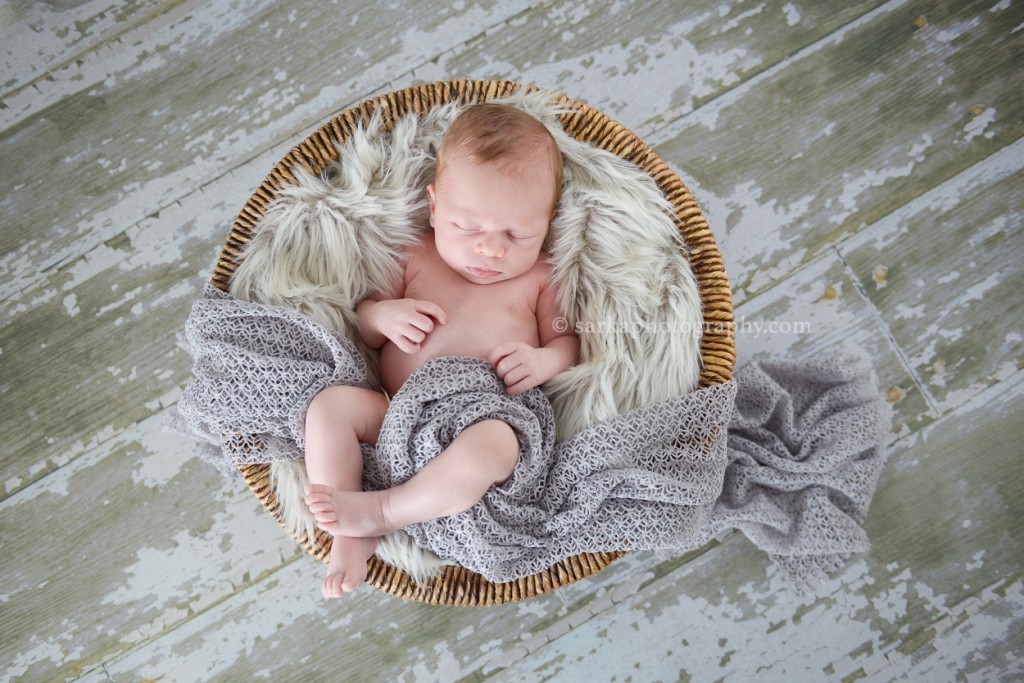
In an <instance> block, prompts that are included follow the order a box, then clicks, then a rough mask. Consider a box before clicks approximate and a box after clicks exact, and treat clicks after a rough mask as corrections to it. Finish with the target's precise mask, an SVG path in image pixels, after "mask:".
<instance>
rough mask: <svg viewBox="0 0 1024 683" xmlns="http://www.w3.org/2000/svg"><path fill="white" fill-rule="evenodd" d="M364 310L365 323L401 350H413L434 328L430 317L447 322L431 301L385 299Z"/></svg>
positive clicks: (445, 323) (438, 308) (445, 316)
mask: <svg viewBox="0 0 1024 683" xmlns="http://www.w3.org/2000/svg"><path fill="white" fill-rule="evenodd" d="M367 313H368V314H369V316H370V320H368V321H367V322H368V324H369V325H370V326H371V327H372V328H373V329H376V330H377V331H378V332H380V333H381V334H383V335H384V336H385V337H387V338H388V339H390V340H391V342H392V343H393V344H394V345H395V346H397V347H398V348H399V349H401V350H402V351H404V352H405V353H416V352H417V351H419V350H420V347H421V346H422V345H423V340H424V339H426V338H427V335H428V334H430V332H431V331H432V330H433V329H434V321H435V320H436V321H437V322H438V323H440V324H441V325H447V324H448V316H447V315H446V314H445V312H444V311H442V310H441V307H440V306H438V305H437V304H435V303H434V302H432V301H422V300H419V299H385V300H384V301H378V302H377V303H376V305H374V306H373V307H372V308H370V309H369V310H368V311H367Z"/></svg>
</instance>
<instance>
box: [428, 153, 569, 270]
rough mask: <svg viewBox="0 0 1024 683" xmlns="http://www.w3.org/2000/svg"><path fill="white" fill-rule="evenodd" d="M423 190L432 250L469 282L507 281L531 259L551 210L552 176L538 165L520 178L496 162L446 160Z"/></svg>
mask: <svg viewBox="0 0 1024 683" xmlns="http://www.w3.org/2000/svg"><path fill="white" fill-rule="evenodd" d="M427 194H428V196H429V198H430V224H431V225H432V226H433V227H434V243H435V244H436V246H437V252H438V254H440V255H441V258H442V259H443V260H444V262H445V263H447V264H448V266H449V267H450V268H451V269H452V270H454V271H456V272H457V273H459V274H460V275H462V277H464V278H466V279H467V280H469V281H470V282H473V283H476V284H492V283H495V282H501V281H503V280H511V279H512V278H514V277H518V276H519V275H522V274H524V273H526V272H528V271H529V270H530V269H531V268H533V266H534V264H535V263H536V262H537V258H538V256H539V255H540V250H541V245H542V244H543V243H544V238H545V236H547V234H548V227H549V226H550V224H551V217H552V215H553V214H554V209H555V190H554V185H553V181H552V180H551V179H550V177H549V176H548V175H547V174H545V172H544V170H542V169H541V168H538V171H537V175H536V176H534V177H531V178H523V177H521V175H518V174H509V173H506V172H504V171H503V170H501V169H500V167H499V166H497V165H496V164H477V163H475V162H473V161H471V160H469V159H452V160H450V161H449V162H448V163H447V164H446V166H445V171H444V178H443V179H442V182H441V183H440V184H439V185H438V186H437V187H435V186H434V185H430V186H429V187H427Z"/></svg>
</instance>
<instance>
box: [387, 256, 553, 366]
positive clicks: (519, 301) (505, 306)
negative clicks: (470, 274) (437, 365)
mask: <svg viewBox="0 0 1024 683" xmlns="http://www.w3.org/2000/svg"><path fill="white" fill-rule="evenodd" d="M405 296H406V297H408V298H412V299H423V300H426V301H432V302H434V303H435V304H437V305H438V306H440V307H441V310H443V311H444V312H445V314H446V315H447V316H448V324H447V325H444V326H442V327H439V328H436V329H435V331H434V333H433V335H432V336H435V337H438V339H436V340H435V341H441V339H440V338H444V340H445V341H446V344H445V345H446V346H450V347H454V348H455V350H457V348H458V347H460V346H462V345H466V346H468V347H475V346H477V345H479V344H480V343H482V342H484V341H485V340H486V341H487V342H488V343H497V342H500V341H526V342H528V343H532V344H536V343H537V300H538V296H539V287H538V284H537V281H536V278H533V277H519V278H515V279H512V280H506V281H503V282H495V283H492V284H485V285H481V284H475V283H472V282H469V281H468V280H466V279H465V278H463V277H461V276H460V275H458V274H457V273H454V272H453V271H452V270H451V269H450V268H447V267H445V268H432V267H430V265H427V266H425V267H422V268H420V269H418V271H417V272H416V273H415V274H413V275H412V276H411V277H410V278H409V280H408V282H407V283H406V290H405ZM474 355H476V354H474Z"/></svg>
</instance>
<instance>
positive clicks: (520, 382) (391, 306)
mask: <svg viewBox="0 0 1024 683" xmlns="http://www.w3.org/2000/svg"><path fill="white" fill-rule="evenodd" d="M561 176H562V160H561V155H560V153H559V151H558V147H557V145H556V143H555V141H554V139H553V138H552V137H551V134H550V133H549V132H548V130H547V129H546V128H545V127H544V125H543V124H542V123H541V122H540V121H538V120H537V119H536V118H534V117H532V116H530V115H529V114H526V113H525V112H523V111H521V110H519V109H516V108H514V107H509V106H506V105H500V104H477V105H473V106H471V107H469V108H467V109H466V110H465V111H464V112H463V113H462V114H460V115H459V116H458V117H457V118H456V120H455V121H454V122H453V123H452V125H451V126H450V127H449V129H448V131H447V132H446V133H445V135H444V138H443V139H442V141H441V145H440V147H439V149H438V153H437V163H436V169H435V176H434V183H433V184H432V185H430V186H428V187H427V194H428V198H429V203H430V225H431V226H432V228H433V230H432V231H428V232H427V233H425V234H424V235H423V237H422V239H421V241H420V242H419V243H418V244H416V245H415V246H414V247H412V248H411V249H409V250H408V251H407V253H406V254H405V259H404V264H403V265H404V267H403V273H402V276H401V277H400V278H399V279H397V281H396V282H395V283H394V284H393V285H392V287H390V289H389V291H387V292H380V293H377V294H374V295H371V296H370V297H368V298H367V299H366V300H364V301H363V302H361V303H360V304H359V306H358V308H357V313H358V318H359V334H360V336H361V337H362V338H363V341H365V342H366V343H367V344H368V345H369V346H371V347H373V348H380V349H381V372H382V380H383V384H384V388H385V389H386V390H387V391H388V392H389V393H390V394H392V395H393V394H395V393H396V392H398V391H399V389H400V388H401V387H402V385H403V384H404V383H405V381H406V380H407V379H408V378H409V377H410V375H412V374H413V372H414V371H416V370H418V369H420V368H421V367H423V366H425V365H426V364H428V363H430V362H431V361H434V360H435V359H438V358H442V357H445V356H469V357H474V358H479V359H483V360H486V361H488V362H489V363H490V365H491V366H492V367H493V369H494V372H495V373H496V374H497V376H498V377H499V378H500V379H501V381H502V382H504V385H505V387H506V391H507V392H508V394H509V395H511V396H516V395H519V394H522V393H524V392H526V391H528V390H529V389H531V388H533V387H536V386H538V385H540V384H542V383H544V382H546V381H547V380H549V379H551V378H552V377H553V376H555V375H556V374H558V373H559V372H561V371H563V370H565V369H566V368H568V367H569V366H571V365H573V364H574V363H576V361H577V356H578V353H579V340H578V338H577V337H576V336H575V334H574V333H573V332H572V331H571V330H567V329H565V327H566V326H565V325H564V324H560V323H564V319H562V318H561V317H560V316H561V315H562V313H561V311H559V309H558V305H557V303H556V296H555V289H554V287H553V285H552V282H551V267H550V266H549V264H548V263H547V260H546V254H545V252H544V251H543V245H544V243H545V239H546V237H547V234H548V228H549V226H550V223H551V219H552V217H553V216H554V212H555V206H556V203H557V200H558V192H559V189H560V187H561ZM387 407H388V403H387V399H386V398H385V396H384V395H383V394H381V393H379V392H375V391H373V390H370V389H366V388H362V387H356V386H344V385H339V386H333V387H329V388H327V389H324V390H323V391H321V392H320V393H318V394H317V395H316V396H315V397H314V398H313V400H312V401H311V403H310V404H309V408H308V410H307V412H306V419H305V430H306V451H305V462H306V470H307V473H308V475H309V480H310V485H309V487H308V488H307V491H306V504H307V505H308V506H309V509H310V511H311V512H312V513H313V515H314V517H315V518H316V521H317V524H318V525H319V526H320V527H321V528H322V529H324V530H325V531H327V532H328V533H330V534H331V535H332V536H333V537H334V539H333V543H332V546H331V555H330V562H329V565H328V570H327V577H326V578H325V579H324V581H323V585H322V592H323V594H324V596H325V597H328V598H330V597H339V596H341V595H342V594H343V593H346V592H349V591H352V590H354V589H355V588H357V587H358V586H359V585H360V584H362V583H363V582H364V581H365V579H366V573H367V560H368V559H369V558H370V557H371V556H372V555H373V553H374V551H375V549H376V546H377V541H378V537H379V536H381V535H382V534H385V533H388V532H391V531H394V530H397V529H400V528H402V527H406V526H408V525H410V524H413V523H416V522H423V521H427V520H431V519H436V518H438V517H446V516H449V515H454V514H456V513H459V512H462V511H464V510H468V509H469V508H471V507H472V506H473V505H474V504H475V503H476V502H477V501H479V500H480V499H481V497H482V496H483V495H484V493H486V491H487V490H488V489H489V488H490V487H491V486H493V485H495V484H500V483H501V482H503V481H505V480H506V479H508V478H509V477H510V476H511V475H512V472H513V470H514V469H515V467H516V464H517V462H518V460H519V452H520V444H519V441H518V438H517V436H516V433H515V432H514V431H513V430H512V428H511V427H510V426H509V425H508V424H506V423H505V422H503V421H501V420H499V419H484V420H481V421H479V422H475V423H473V424H471V425H469V426H467V427H466V428H465V429H463V430H462V431H461V432H459V433H458V434H457V435H456V436H455V438H454V439H453V440H452V441H451V443H450V445H448V447H447V448H445V449H444V450H443V451H442V452H441V453H440V455H438V456H437V457H435V458H434V459H432V460H430V462H428V463H427V464H426V465H425V466H424V467H423V468H422V469H421V470H419V472H417V473H416V474H415V475H414V476H413V477H411V478H410V479H408V480H407V481H405V482H404V483H402V484H400V485H398V486H395V487H393V488H390V489H386V490H383V491H374V492H363V490H362V473H363V472H362V468H363V460H362V453H361V449H360V443H366V444H370V445H376V443H377V438H378V435H379V433H380V429H381V424H382V423H383V420H384V414H385V412H386V410H387Z"/></svg>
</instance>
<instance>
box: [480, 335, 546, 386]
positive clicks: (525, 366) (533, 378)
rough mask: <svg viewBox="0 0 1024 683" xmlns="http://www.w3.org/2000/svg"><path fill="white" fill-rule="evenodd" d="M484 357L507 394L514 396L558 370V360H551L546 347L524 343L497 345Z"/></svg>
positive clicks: (541, 382) (540, 382)
mask: <svg viewBox="0 0 1024 683" xmlns="http://www.w3.org/2000/svg"><path fill="white" fill-rule="evenodd" d="M487 360H488V361H489V362H490V364H491V367H493V368H494V371H495V372H496V373H498V377H500V378H501V380H502V381H503V382H504V383H505V390H506V391H507V392H508V393H509V395H510V396H517V395H518V394H522V393H524V392H526V391H529V390H530V389H532V388H534V387H535V386H539V385H541V384H543V383H544V382H547V381H548V380H549V379H551V378H552V377H554V376H555V374H557V372H558V370H559V368H558V360H557V359H553V358H552V357H551V354H550V353H549V352H548V351H547V350H546V349H538V348H535V347H533V346H530V345H529V344H526V343H524V342H504V343H502V344H498V345H497V346H495V347H494V350H493V351H491V354H490V356H488V357H487Z"/></svg>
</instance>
